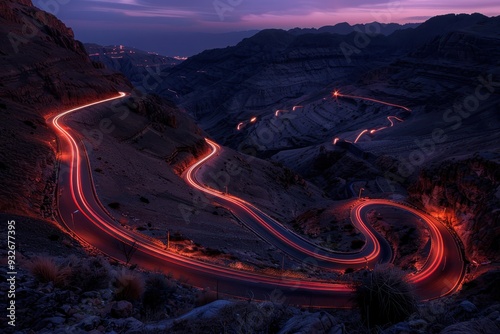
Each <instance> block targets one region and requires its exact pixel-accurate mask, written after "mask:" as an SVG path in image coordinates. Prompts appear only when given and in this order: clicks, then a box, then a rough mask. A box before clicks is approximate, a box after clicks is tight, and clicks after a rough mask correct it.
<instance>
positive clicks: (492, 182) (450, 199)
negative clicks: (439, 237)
mask: <svg viewBox="0 0 500 334" xmlns="http://www.w3.org/2000/svg"><path fill="white" fill-rule="evenodd" d="M410 192H411V197H412V198H413V199H414V200H415V201H416V202H418V203H420V204H422V205H423V207H425V209H426V210H427V211H428V212H431V213H432V214H434V215H435V216H437V217H439V218H441V219H443V220H444V221H446V222H447V223H448V224H449V226H450V227H452V228H453V229H454V230H455V231H457V233H458V235H459V236H460V239H461V240H462V241H463V242H464V245H465V250H466V253H467V256H468V258H469V259H471V261H476V262H477V263H483V262H489V261H493V262H498V260H499V254H500V245H499V243H498V239H499V238H500V230H499V228H498V223H499V221H500V211H499V210H498V203H499V202H500V165H499V164H497V163H495V162H491V161H488V160H485V159H483V158H481V157H479V156H477V157H475V158H473V159H469V160H465V161H461V162H455V163H453V162H448V163H445V164H443V165H441V166H440V167H439V168H436V169H432V170H423V171H422V172H421V173H420V175H419V178H418V181H417V182H416V183H415V184H414V185H413V186H412V187H411V188H410Z"/></svg>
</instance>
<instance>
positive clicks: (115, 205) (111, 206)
mask: <svg viewBox="0 0 500 334" xmlns="http://www.w3.org/2000/svg"><path fill="white" fill-rule="evenodd" d="M108 206H109V207H110V208H111V209H115V210H118V209H120V203H118V202H111V203H109V204H108Z"/></svg>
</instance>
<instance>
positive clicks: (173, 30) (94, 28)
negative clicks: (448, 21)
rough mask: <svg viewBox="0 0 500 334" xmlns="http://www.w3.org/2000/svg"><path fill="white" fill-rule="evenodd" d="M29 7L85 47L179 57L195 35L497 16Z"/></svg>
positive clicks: (395, 4)
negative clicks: (113, 47)
mask: <svg viewBox="0 0 500 334" xmlns="http://www.w3.org/2000/svg"><path fill="white" fill-rule="evenodd" d="M33 3H34V4H35V6H37V7H39V8H41V9H44V10H46V11H49V12H51V13H53V14H55V15H56V16H58V17H59V18H60V19H61V20H63V22H65V23H66V24H67V25H68V26H70V27H72V28H73V30H74V31H75V35H76V37H77V38H78V39H80V40H82V41H83V42H96V43H100V44H126V45H132V46H137V47H141V48H146V49H148V50H153V49H158V50H165V51H167V50H170V51H169V52H175V51H176V50H177V51H178V52H177V53H179V54H181V53H182V52H184V53H185V54H188V53H191V54H192V53H194V52H197V51H198V50H197V49H200V50H201V49H203V47H204V46H203V45H199V47H198V48H191V49H192V50H191V51H189V49H190V48H188V47H187V45H186V41H187V42H188V43H189V42H190V41H191V39H190V38H189V39H186V37H187V36H194V35H196V34H194V33H204V34H205V33H220V32H234V31H245V30H256V29H265V28H283V29H290V28H294V27H301V28H310V27H321V26H324V25H333V24H336V23H339V22H348V23H351V24H354V23H366V22H373V21H378V22H383V23H389V22H397V23H407V22H421V21H424V20H426V19H427V18H429V17H431V16H435V15H440V14H448V13H474V12H480V13H482V14H485V15H487V16H496V15H499V13H500V1H498V0H478V1H470V0H441V1H438V2H436V1H435V0H401V1H384V0H371V1H369V0H337V1H335V0H199V1H189V0H50V1H48V0H33ZM197 35H199V36H200V34H197ZM203 36H205V37H204V38H203V39H202V40H198V41H196V38H195V40H194V43H198V44H206V43H208V42H209V41H207V35H203ZM176 37H177V38H176ZM234 38H236V39H237V38H238V37H237V36H234ZM208 39H210V38H208ZM159 43H162V44H169V45H170V46H168V47H167V46H165V45H162V46H160V45H159ZM172 44H177V46H176V47H174V46H173V45H172ZM216 44H217V42H215V41H214V45H215V46H217V45H216ZM183 50H185V51H183Z"/></svg>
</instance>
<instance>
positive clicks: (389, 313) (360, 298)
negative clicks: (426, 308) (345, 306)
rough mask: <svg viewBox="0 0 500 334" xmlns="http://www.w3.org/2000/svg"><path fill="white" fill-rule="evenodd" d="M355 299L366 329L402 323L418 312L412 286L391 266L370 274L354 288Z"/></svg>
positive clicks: (382, 267)
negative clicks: (366, 325) (367, 327)
mask: <svg viewBox="0 0 500 334" xmlns="http://www.w3.org/2000/svg"><path fill="white" fill-rule="evenodd" d="M355 299H356V302H357V304H358V306H359V307H360V312H361V317H362V318H363V320H364V321H365V322H366V323H367V324H368V326H369V327H375V326H384V325H387V324H393V323H397V322H400V321H403V320H405V319H406V318H407V317H408V316H410V315H411V314H412V313H413V312H415V311H416V309H417V300H416V296H415V292H414V289H413V286H412V285H411V284H410V283H409V282H408V281H407V280H406V278H405V274H404V272H403V271H401V270H399V269H396V268H393V267H390V266H381V267H377V268H375V270H373V271H372V272H370V273H369V274H368V275H367V277H366V278H364V279H363V281H362V282H361V284H359V285H357V287H356V293H355Z"/></svg>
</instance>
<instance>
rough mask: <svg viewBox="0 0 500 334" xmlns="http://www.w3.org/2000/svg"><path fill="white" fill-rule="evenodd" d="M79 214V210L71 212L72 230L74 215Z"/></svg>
mask: <svg viewBox="0 0 500 334" xmlns="http://www.w3.org/2000/svg"><path fill="white" fill-rule="evenodd" d="M78 212H80V210H75V211H73V212H71V223H72V224H73V229H75V216H74V215H75V213H78Z"/></svg>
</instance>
